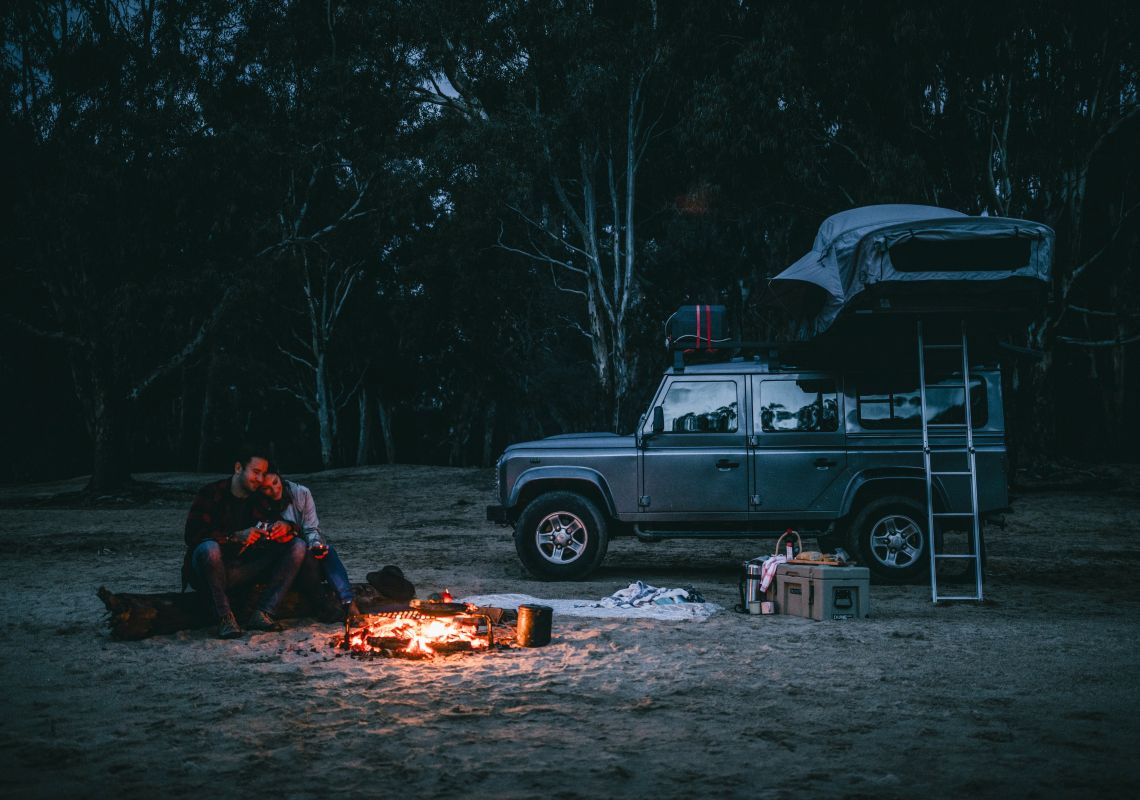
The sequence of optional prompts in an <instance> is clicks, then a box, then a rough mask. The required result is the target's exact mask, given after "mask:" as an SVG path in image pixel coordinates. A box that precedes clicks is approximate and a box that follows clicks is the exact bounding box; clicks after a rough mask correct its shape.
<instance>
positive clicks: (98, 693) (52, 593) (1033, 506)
mask: <svg viewBox="0 0 1140 800" xmlns="http://www.w3.org/2000/svg"><path fill="white" fill-rule="evenodd" d="M138 477H139V478H141V479H143V480H146V481H151V482H156V483H160V484H162V485H163V486H164V487H166V490H165V491H163V492H159V493H157V496H155V497H153V498H152V499H150V500H148V501H146V502H144V503H141V504H138V503H135V504H133V505H125V506H121V505H120V504H118V503H116V502H115V501H114V500H113V499H108V500H105V501H102V502H101V503H100V504H98V506H97V507H95V508H90V507H88V508H68V507H66V502H63V504H62V505H61V501H59V500H58V499H57V500H55V501H50V502H49V501H48V500H47V498H50V497H51V496H53V495H58V494H59V493H60V492H65V491H69V490H75V489H77V488H79V487H80V486H81V482H79V481H72V482H64V483H59V484H53V485H50V486H23V487H7V488H3V489H0V528H2V530H3V532H4V540H3V541H4V544H3V555H2V556H0V581H2V586H3V588H4V591H3V600H2V602H3V604H4V608H3V613H2V614H0V620H3V621H2V622H0V685H2V686H3V693H2V697H3V713H2V722H0V793H2V794H3V795H4V796H5V797H84V796H86V797H94V796H108V795H112V794H113V796H116V797H155V796H163V797H183V796H185V797H195V798H197V797H201V796H204V795H206V794H209V795H215V796H238V795H246V796H280V797H289V798H310V797H312V798H317V797H332V796H344V797H365V796H367V797H376V796H381V795H388V794H395V795H397V796H399V797H412V798H419V797H446V796H462V797H495V798H511V797H539V796H542V797H549V798H578V797H625V796H638V797H699V796H705V795H711V796H717V797H749V798H757V797H759V798H783V797H796V798H803V797H852V798H854V797H868V798H870V797H874V798H889V797H915V796H927V797H969V796H973V797H979V796H980V797H1093V796H1101V795H1106V796H1112V797H1135V796H1137V792H1138V791H1140V761H1138V760H1137V758H1136V757H1135V754H1134V748H1135V744H1136V743H1137V742H1138V741H1140V716H1138V714H1137V712H1136V708H1137V705H1138V700H1140V658H1138V656H1140V648H1138V647H1137V632H1138V626H1137V615H1138V614H1140V588H1138V582H1137V580H1136V574H1135V573H1136V569H1137V567H1138V566H1140V536H1138V535H1137V534H1138V533H1140V523H1138V522H1137V516H1138V514H1140V481H1137V480H1136V479H1135V478H1134V477H1132V476H1131V474H1130V472H1129V471H1128V470H1125V469H1117V470H1110V471H1109V473H1108V474H1097V475H1094V476H1092V479H1090V480H1089V481H1088V485H1087V486H1085V487H1084V488H1080V487H1077V488H1073V487H1072V486H1070V487H1069V488H1064V487H1060V488H1056V487H1055V488H1052V489H1044V490H1038V491H1032V492H1026V493H1023V494H1022V495H1020V496H1019V497H1017V498H1016V500H1015V504H1014V508H1015V512H1014V513H1013V514H1012V515H1011V516H1010V517H1009V519H1008V525H1007V527H1006V529H1005V530H1000V529H994V530H991V531H990V533H989V535H988V539H987V544H988V550H989V556H990V562H989V571H988V576H987V579H988V580H987V586H986V589H987V595H988V597H989V598H991V599H992V603H990V604H987V605H984V606H976V605H953V606H949V607H937V608H936V607H933V606H932V604H931V602H930V594H929V587H920V586H909V587H891V586H879V585H876V586H874V587H873V588H872V595H871V597H872V608H871V612H872V616H871V618H870V619H866V620H858V621H844V622H839V621H837V622H822V623H820V622H810V621H807V620H802V619H798V618H791V617H784V616H776V617H749V616H747V615H740V614H735V613H732V612H731V611H729V610H728V609H730V608H731V607H732V605H734V604H735V602H736V599H737V578H738V575H739V570H740V563H741V562H742V561H743V560H745V559H746V558H750V557H753V556H755V555H758V554H760V553H763V552H765V551H766V549H767V548H770V547H771V543H770V542H762V541H753V542H713V543H685V542H665V543H661V544H656V545H648V544H641V543H638V542H636V541H630V540H624V539H622V540H618V541H616V542H614V543H613V544H612V546H611V548H610V553H609V557H608V558H607V561H606V564H605V566H604V567H603V569H602V570H601V571H600V572H599V573H597V574H596V575H595V576H593V577H592V579H591V580H589V581H587V582H581V583H561V584H559V583H554V584H548V583H540V582H536V581H532V580H530V579H529V578H528V577H527V576H526V574H525V573H524V572H523V570H522V568H521V566H520V565H519V562H518V560H517V559H516V557H515V554H514V549H513V545H512V542H511V539H510V537H509V535H508V532H507V530H506V529H504V528H499V527H497V526H494V525H490V524H488V523H486V522H484V521H483V516H484V508H483V507H484V505H485V504H486V503H488V502H491V497H490V494H491V493H490V487H491V480H492V476H491V474H490V472H489V471H479V470H462V469H447V468H435V467H413V466H393V467H376V468H365V469H354V470H341V471H333V472H325V473H319V474H315V475H311V476H307V475H306V476H295V477H296V478H297V479H298V480H299V481H300V482H302V483H305V484H307V485H308V486H310V487H311V488H312V489H313V491H314V494H315V497H316V499H317V505H318V509H319V511H320V513H321V518H322V522H323V527H324V528H325V530H326V532H327V533H328V535H329V537H330V539H331V540H332V541H333V542H334V543H335V544H336V546H337V548H338V549H339V550H340V552H341V554H342V556H343V558H344V561H345V563H346V564H347V565H348V568H349V572H350V574H351V575H352V576H353V577H354V579H356V580H362V579H363V575H364V573H365V572H367V571H369V570H372V569H376V568H378V567H380V566H382V565H384V564H388V563H394V564H398V565H400V566H401V567H403V569H404V571H405V572H406V573H407V575H408V577H409V578H411V580H412V581H413V582H415V584H416V585H417V588H418V590H419V594H420V596H421V597H422V596H425V595H426V594H427V593H429V592H431V591H437V590H439V589H442V588H444V587H446V588H448V589H450V590H451V592H452V593H453V594H455V595H456V596H457V597H458V596H466V595H472V594H485V593H501V592H522V593H526V594H531V595H534V596H537V597H544V598H566V597H577V598H595V599H596V598H600V597H603V596H605V595H608V594H610V593H611V592H613V591H615V590H616V589H619V588H622V587H624V586H625V585H627V584H628V583H630V582H631V581H633V580H636V579H641V580H644V581H646V582H648V583H651V584H654V585H657V586H685V585H689V584H692V585H694V586H696V587H697V588H698V589H700V590H701V591H702V592H703V593H704V595H705V597H706V598H707V599H709V600H710V601H713V602H716V603H719V604H720V605H722V606H724V607H725V609H726V610H725V611H724V612H723V613H719V614H717V615H715V616H713V617H711V618H710V619H708V620H707V621H688V622H661V621H648V620H638V621H629V620H617V621H614V620H591V619H582V618H570V617H563V618H559V617H557V616H556V617H555V619H554V637H553V641H552V643H551V644H550V645H549V646H548V647H545V648H541V649H517V650H508V651H502V652H496V653H491V654H478V655H470V656H453V657H448V658H439V659H437V660H435V661H431V662H405V661H399V660H373V661H361V660H357V659H353V658H349V657H342V656H339V655H338V654H337V653H336V652H335V651H333V650H331V649H330V648H329V647H328V641H329V639H330V637H331V636H332V635H333V634H335V632H336V626H335V625H322V624H319V623H315V622H309V621H294V622H291V623H290V624H289V625H288V627H287V629H286V631H285V632H284V633H281V634H256V635H247V636H246V637H245V638H244V639H241V640H238V641H235V642H223V641H219V640H217V639H215V638H214V636H213V633H214V632H213V630H212V629H205V630H196V631H186V632H183V633H180V634H175V635H170V636H163V637H156V638H152V639H147V640H145V641H141V642H132V643H121V642H115V641H112V640H111V639H110V638H109V636H108V634H107V628H106V615H105V612H104V610H103V607H102V605H101V603H100V602H99V600H98V599H97V598H96V596H95V590H96V589H97V588H98V587H99V586H101V585H105V586H107V587H108V588H110V589H112V590H113V591H135V592H150V591H171V590H176V589H177V588H178V585H177V584H178V568H179V564H180V560H181V556H182V539H181V528H182V524H183V520H184V518H185V513H186V509H187V508H188V505H189V499H190V496H191V495H190V492H192V490H194V489H195V488H197V487H198V486H199V485H201V484H202V483H204V482H206V481H207V480H209V479H211V478H212V477H213V476H205V475H189V474H152V475H141V476H138ZM1039 483H1043V482H1039Z"/></svg>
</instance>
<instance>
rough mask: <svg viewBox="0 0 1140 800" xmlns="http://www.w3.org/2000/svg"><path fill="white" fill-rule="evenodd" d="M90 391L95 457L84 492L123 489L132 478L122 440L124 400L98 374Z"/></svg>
mask: <svg viewBox="0 0 1140 800" xmlns="http://www.w3.org/2000/svg"><path fill="white" fill-rule="evenodd" d="M92 390H93V392H94V394H95V396H94V397H93V398H92V400H93V404H92V405H93V411H94V417H95V418H94V425H93V428H92V446H93V448H94V458H93V463H92V470H91V480H90V481H89V482H88V484H87V491H88V492H92V493H96V494H108V493H111V492H116V491H118V490H119V489H122V488H123V487H124V486H125V485H126V484H127V483H128V482H129V481H130V480H131V473H130V470H129V469H128V468H127V460H126V452H125V450H126V443H125V441H124V438H125V433H126V432H125V419H126V414H125V409H124V405H125V404H126V401H125V400H122V399H120V398H119V397H116V396H115V394H114V392H113V390H111V389H110V388H109V387H108V386H107V385H106V384H105V383H104V382H103V381H102V379H101V376H96V377H95V380H94V381H93V382H92Z"/></svg>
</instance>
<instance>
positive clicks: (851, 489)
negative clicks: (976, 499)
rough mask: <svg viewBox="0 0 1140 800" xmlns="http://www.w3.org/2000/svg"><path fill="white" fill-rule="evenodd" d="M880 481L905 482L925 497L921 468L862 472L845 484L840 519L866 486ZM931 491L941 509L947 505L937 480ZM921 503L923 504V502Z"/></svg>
mask: <svg viewBox="0 0 1140 800" xmlns="http://www.w3.org/2000/svg"><path fill="white" fill-rule="evenodd" d="M882 481H906V482H907V484H908V487H909V486H916V487H917V488H918V489H919V493H920V494H922V495H925V493H926V471H925V470H924V469H922V468H921V467H890V468H886V469H868V470H864V471H863V472H860V473H859V474H857V475H855V476H854V477H853V478H852V479H851V481H850V482H849V483H848V484H847V489H846V491H845V492H844V493H843V504H842V506H841V507H840V509H841V511H840V517H846V516H848V515H849V514H850V513H851V510H852V508H854V505H855V498H856V497H858V495H859V493H860V492H861V491H862V490H863V489H864V488H865V487H866V486H869V485H871V484H874V483H880V482H882ZM912 482H913V483H912ZM931 489H932V490H933V493H934V495H935V498H936V501H937V502H940V503H941V504H942V507H943V508H945V507H946V506H947V505H948V504H949V498H948V497H947V496H946V490H945V488H944V487H943V486H942V483H941V482H940V481H939V480H938V479H937V478H934V479H933V480H932V483H931ZM923 502H925V500H924V501H923Z"/></svg>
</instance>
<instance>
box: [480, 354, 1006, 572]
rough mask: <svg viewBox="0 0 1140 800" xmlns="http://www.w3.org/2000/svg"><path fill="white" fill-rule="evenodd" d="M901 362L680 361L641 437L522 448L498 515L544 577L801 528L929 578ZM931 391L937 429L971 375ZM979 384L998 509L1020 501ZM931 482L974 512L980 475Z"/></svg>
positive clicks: (932, 379)
mask: <svg viewBox="0 0 1140 800" xmlns="http://www.w3.org/2000/svg"><path fill="white" fill-rule="evenodd" d="M901 352H908V353H910V359H909V360H910V361H914V360H915V359H914V356H913V351H910V350H907V351H900V353H901ZM880 355H881V354H880ZM898 363H900V362H899V361H894V362H892V361H890V360H889V359H886V360H884V359H883V358H878V359H876V360H875V363H870V362H868V364H867V365H866V366H865V367H854V366H852V365H850V364H849V363H847V364H844V365H843V366H841V367H835V366H831V367H830V368H823V369H811V368H806V367H804V366H796V365H791V364H786V363H783V362H782V361H781V360H780V359H779V358H778V357H777V358H770V357H766V356H754V357H751V358H735V359H731V360H727V361H723V362H720V363H706V364H695V365H687V366H680V365H679V366H674V367H673V368H671V369H669V370H667V371H666V373H665V375H664V378H663V379H662V381H661V385H660V386H659V388H658V389H657V392H656V394H655V395H654V398H653V400H652V403H651V404H650V407H649V410H648V412H647V413H646V414H645V415H644V416H643V417H642V419H641V422H640V423H639V425H638V428H637V430H636V431H635V433H634V434H633V435H630V436H619V435H616V434H611V433H600V434H569V435H561V436H551V437H548V438H546V439H542V440H539V441H532V442H523V443H520V444H515V445H512V446H510V447H508V448H507V450H506V451H505V452H504V453H503V455H502V457H501V458H500V459H499V462H498V465H497V470H496V483H497V491H498V500H499V502H498V504H497V505H493V506H489V507H488V508H487V519H488V520H489V521H493V522H498V523H500V524H504V525H513V526H514V540H515V547H516V550H517V552H518V555H519V558H520V559H521V560H522V563H523V564H524V565H525V567H526V568H527V570H528V571H530V572H531V573H532V574H534V575H535V576H537V577H540V578H545V579H578V578H583V577H585V576H586V575H589V574H590V573H591V572H592V571H593V570H594V569H596V568H597V567H598V565H600V564H601V563H602V560H603V558H604V557H605V555H606V549H607V546H608V543H609V540H610V538H611V537H613V536H636V537H638V538H639V539H642V540H644V541H656V540H661V539H668V538H691V539H723V538H755V537H764V536H775V535H778V534H779V533H781V532H783V531H784V530H785V529H786V528H788V527H792V528H795V529H796V530H798V531H800V532H801V533H809V534H811V533H814V534H815V535H816V536H817V537H818V538H819V539H820V542H821V544H822V545H823V547H824V548H825V549H829V550H830V549H831V548H833V547H835V546H840V545H841V546H843V547H845V548H847V549H848V550H849V551H850V552H851V553H852V554H853V555H855V557H856V558H858V559H859V561H860V562H861V563H863V564H865V565H867V566H868V567H870V568H871V570H872V572H873V574H875V575H876V576H877V577H878V578H879V579H887V580H912V579H915V578H919V577H922V576H924V575H926V576H928V575H929V569H930V566H929V564H930V562H929V550H928V548H929V547H930V537H929V532H928V531H927V515H926V483H925V470H924V467H923V444H922V431H921V427H922V426H921V420H920V414H921V411H920V402H919V386H918V381H919V378H918V374H917V366H916V368H915V371H914V374H911V372H910V371H909V370H908V369H907V368H899V367H898V366H897V364H898ZM903 363H905V361H904V362H903ZM926 382H927V386H928V389H927V393H926V402H927V420H928V422H930V423H936V424H939V425H942V424H945V425H950V424H953V423H957V424H959V425H962V424H964V422H965V419H966V414H965V408H964V403H965V398H964V394H965V392H964V391H963V378H962V374H961V371H960V366H959V371H958V372H956V373H955V371H954V369H953V366H950V367H948V368H946V369H944V370H942V371H941V372H937V371H936V372H935V373H934V374H933V375H932V374H931V373H929V372H928V373H927V376H926ZM970 384H971V385H970V391H969V395H970V397H969V402H970V404H971V405H970V417H971V421H972V426H973V443H974V447H975V452H976V476H977V492H978V506H977V507H978V511H979V513H980V514H981V515H983V516H984V515H985V514H986V513H987V512H995V511H999V510H1003V509H1005V508H1006V506H1007V504H1008V497H1007V490H1006V449H1005V435H1004V422H1003V419H1004V418H1003V413H1002V396H1001V380H1000V372H999V370H998V368H997V366H996V365H995V364H993V363H981V364H978V365H977V366H971V370H970ZM964 440H965V436H964V433H963V432H962V430H961V428H959V429H958V430H957V431H956V432H954V429H953V428H950V427H947V428H942V429H940V428H934V429H932V430H931V431H930V444H931V446H932V448H937V447H938V446H940V445H941V446H948V445H956V446H958V447H962V446H963V442H964ZM941 469H942V470H945V471H951V470H953V469H954V467H953V466H952V465H945V466H943V467H941ZM957 469H961V467H958V468H957ZM932 480H933V483H932V494H933V501H934V505H935V510H936V511H943V512H968V511H969V510H970V508H971V505H970V504H971V498H970V486H969V482H968V481H958V482H955V481H954V480H953V478H952V477H950V478H941V477H936V478H933V479H932Z"/></svg>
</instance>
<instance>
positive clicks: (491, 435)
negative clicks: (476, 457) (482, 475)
mask: <svg viewBox="0 0 1140 800" xmlns="http://www.w3.org/2000/svg"><path fill="white" fill-rule="evenodd" d="M496 408H497V405H496V403H495V401H494V400H492V401H491V402H490V403H488V404H487V407H486V408H485V409H484V410H483V458H482V459H481V460H480V466H483V467H489V466H491V465H492V464H494V463H495V451H494V450H492V447H494V439H495V409H496Z"/></svg>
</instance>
